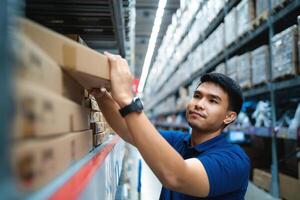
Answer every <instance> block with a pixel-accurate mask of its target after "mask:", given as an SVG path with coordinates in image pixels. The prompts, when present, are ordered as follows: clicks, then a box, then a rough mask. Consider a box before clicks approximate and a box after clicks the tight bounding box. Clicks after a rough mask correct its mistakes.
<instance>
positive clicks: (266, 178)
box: [253, 168, 271, 191]
mask: <svg viewBox="0 0 300 200" xmlns="http://www.w3.org/2000/svg"><path fill="white" fill-rule="evenodd" d="M253 182H254V184H255V185H257V186H258V187H260V188H263V189H265V190H267V191H270V184H271V174H270V173H268V172H266V171H263V170H260V169H257V168H255V169H253Z"/></svg>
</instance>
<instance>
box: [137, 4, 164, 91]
mask: <svg viewBox="0 0 300 200" xmlns="http://www.w3.org/2000/svg"><path fill="white" fill-rule="evenodd" d="M166 4H167V0H159V3H158V8H157V11H156V15H155V20H154V25H153V28H152V32H151V36H150V40H149V43H148V48H147V53H146V56H145V60H144V64H143V71H142V75H141V78H140V82H139V86H138V92H139V93H141V92H143V90H144V86H145V82H146V80H147V76H148V72H149V67H150V64H151V60H152V56H153V52H154V49H155V45H156V40H157V36H158V33H159V30H160V24H161V21H162V18H163V16H164V11H165V7H166Z"/></svg>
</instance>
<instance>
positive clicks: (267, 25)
mask: <svg viewBox="0 0 300 200" xmlns="http://www.w3.org/2000/svg"><path fill="white" fill-rule="evenodd" d="M268 1H269V13H270V14H271V15H270V16H269V17H268V18H267V20H266V21H264V22H263V23H262V24H260V25H259V26H258V27H257V28H256V29H254V30H252V31H249V32H247V33H246V35H244V36H243V37H242V38H240V39H237V40H236V41H235V42H234V43H233V44H232V45H231V46H229V47H228V48H225V50H224V51H223V52H221V53H220V54H219V55H217V56H215V57H214V58H213V59H211V61H210V62H208V63H207V64H206V65H205V66H204V67H202V68H201V69H199V70H198V71H197V72H196V73H194V74H193V75H192V76H191V77H189V79H188V80H185V81H184V82H183V83H182V84H181V85H180V86H179V87H181V86H184V87H186V86H188V85H189V84H191V83H192V81H193V80H195V78H197V77H199V76H200V75H201V74H203V73H206V72H209V71H211V70H213V69H214V68H215V67H216V66H217V65H218V64H219V63H221V62H226V61H227V60H228V59H229V58H230V56H233V55H235V54H236V53H238V52H239V51H240V50H241V49H242V48H243V47H245V46H246V45H248V44H250V43H251V42H252V41H254V40H255V39H256V38H258V37H260V36H262V35H263V34H265V35H267V37H268V41H267V42H268V44H269V45H268V47H269V51H270V52H271V48H272V47H271V45H270V44H271V39H272V37H273V36H274V35H275V31H274V28H275V24H276V23H277V22H279V21H280V20H282V19H283V18H285V17H286V16H288V15H289V14H290V13H293V12H295V11H296V10H299V8H300V0H293V1H291V2H289V4H288V5H287V6H286V7H285V8H283V9H282V10H280V11H279V12H277V13H275V14H274V13H273V12H272V8H271V0H268ZM238 2H239V1H234V3H232V4H228V5H227V6H225V7H224V8H223V13H221V14H219V15H218V16H217V18H216V19H215V20H214V21H213V23H212V24H211V26H210V27H209V28H208V29H207V31H208V32H206V33H205V34H204V35H205V36H206V37H204V39H206V38H207V37H208V36H209V34H211V33H212V32H213V30H215V29H216V27H217V26H218V25H219V24H220V23H221V22H222V21H223V20H224V17H225V16H226V14H227V13H228V12H229V11H230V9H232V7H233V6H234V5H236V4H237V3H238ZM203 41H204V40H201V39H199V41H197V42H196V43H195V44H194V45H193V48H192V51H193V50H194V49H195V47H196V46H198V45H199V44H200V43H201V42H203ZM187 57H188V55H185V57H184V59H183V60H182V61H181V62H180V64H182V63H183V62H184V61H185V60H186V59H187ZM268 59H269V66H268V73H269V75H270V80H272V54H271V53H270V54H269V58H268ZM180 64H179V65H178V66H177V67H176V69H177V68H178V67H179V66H180ZM176 69H175V70H174V71H173V73H171V74H170V75H169V76H168V77H171V76H172V75H173V74H174V73H175V71H176ZM166 80H167V79H166ZM299 85H300V75H297V76H295V77H293V78H291V79H288V80H283V81H279V82H278V81H276V82H274V81H269V82H268V83H266V84H265V85H262V86H259V87H255V88H250V89H248V90H244V91H243V93H244V96H245V97H246V98H249V97H253V96H257V95H261V94H269V95H270V100H271V115H272V128H271V129H270V130H269V129H266V130H263V132H265V133H267V135H266V136H267V137H271V148H272V164H271V174H272V180H271V188H270V192H271V194H272V196H273V197H275V198H278V197H279V181H278V180H279V178H278V159H277V138H284V137H282V135H280V136H278V132H277V131H276V130H275V122H276V106H275V105H276V96H275V92H276V91H278V90H282V89H290V88H293V87H297V86H299ZM162 87H163V86H161V87H160V88H159V90H161V89H162ZM179 87H177V88H175V89H173V90H171V91H170V92H169V93H167V94H166V95H163V96H160V98H159V99H157V100H156V101H155V103H154V104H152V106H151V108H150V109H149V110H151V109H152V107H154V106H155V105H157V104H159V103H160V102H161V101H162V100H163V99H165V98H166V97H168V96H170V95H174V94H176V93H177V92H178V89H179ZM179 112H182V110H179V111H174V112H168V113H161V115H167V114H175V113H179ZM164 125H166V124H164ZM252 129H253V130H251V131H252V132H253V131H257V130H256V129H254V128H252ZM248 131H249V130H248ZM251 131H250V132H249V134H251ZM281 134H282V133H281Z"/></svg>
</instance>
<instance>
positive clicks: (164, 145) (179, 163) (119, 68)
mask: <svg viewBox="0 0 300 200" xmlns="http://www.w3.org/2000/svg"><path fill="white" fill-rule="evenodd" d="M106 56H107V57H108V59H109V63H110V75H111V84H112V97H113V98H114V99H115V101H116V102H117V103H118V105H119V106H120V107H124V106H126V105H128V104H130V102H131V101H132V95H131V84H132V75H131V73H130V70H129V67H128V64H127V62H126V60H124V59H122V58H121V57H120V56H114V55H111V54H108V53H106ZM125 121H126V124H127V127H128V130H129V133H130V134H131V138H132V140H133V142H134V144H135V146H136V147H137V148H138V150H139V151H140V153H141V155H142V156H143V158H144V160H145V161H146V162H147V164H148V165H149V166H150V168H151V169H152V170H153V172H154V173H155V174H156V176H157V177H158V179H159V180H160V181H161V182H162V184H163V185H164V186H165V187H167V188H169V189H171V190H174V191H178V192H182V193H185V194H189V195H193V196H198V197H206V196H207V195H208V193H209V181H208V176H207V173H206V171H205V168H204V167H203V165H202V163H201V162H200V161H199V160H198V159H195V158H193V159H188V160H184V159H183V158H182V157H181V155H180V154H178V153H177V152H176V151H175V150H174V149H173V148H172V147H171V146H170V145H169V144H168V142H167V141H166V140H164V138H163V137H162V136H161V135H160V134H159V133H158V132H157V130H156V129H155V127H154V126H153V125H152V124H151V122H150V121H149V120H148V118H147V117H146V115H145V114H144V113H130V114H129V115H127V116H126V117H125Z"/></svg>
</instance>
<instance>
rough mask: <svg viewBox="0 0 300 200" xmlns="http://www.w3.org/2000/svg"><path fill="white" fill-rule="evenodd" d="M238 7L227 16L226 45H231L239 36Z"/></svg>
mask: <svg viewBox="0 0 300 200" xmlns="http://www.w3.org/2000/svg"><path fill="white" fill-rule="evenodd" d="M236 17H237V16H236V8H235V7H234V8H233V9H232V10H231V11H230V12H229V13H228V14H227V15H226V16H225V19H224V21H225V45H226V46H229V45H230V44H231V43H232V42H234V41H235V40H236V38H237V19H236Z"/></svg>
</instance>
